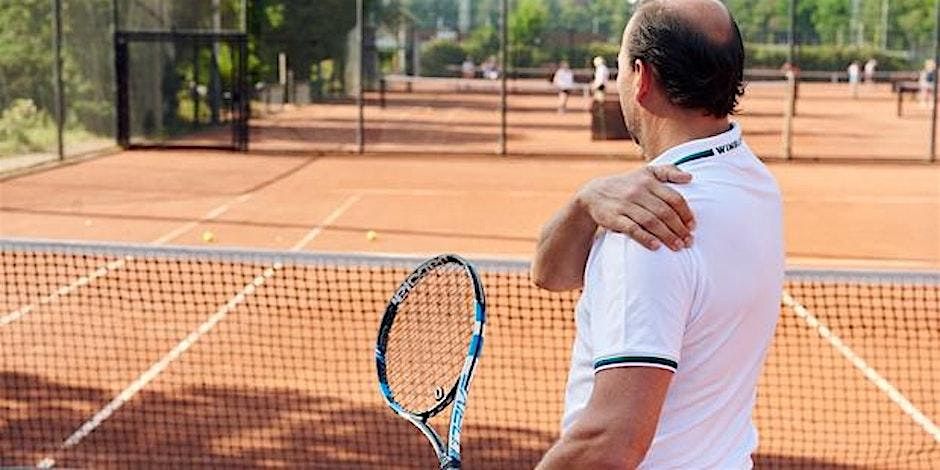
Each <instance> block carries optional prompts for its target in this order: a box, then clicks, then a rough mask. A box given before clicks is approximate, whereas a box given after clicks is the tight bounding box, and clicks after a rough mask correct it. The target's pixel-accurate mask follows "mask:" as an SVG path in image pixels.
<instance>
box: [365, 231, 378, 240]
mask: <svg viewBox="0 0 940 470" xmlns="http://www.w3.org/2000/svg"><path fill="white" fill-rule="evenodd" d="M378 237H379V234H377V233H375V230H369V231H368V232H366V240H369V241H370V242H374V241H375V239H376V238H378Z"/></svg>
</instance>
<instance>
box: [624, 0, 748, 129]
mask: <svg viewBox="0 0 940 470" xmlns="http://www.w3.org/2000/svg"><path fill="white" fill-rule="evenodd" d="M618 66H619V72H618V78H617V81H618V84H619V86H620V103H621V107H622V108H623V112H624V117H625V118H626V120H627V126H628V127H629V128H630V130H631V132H632V133H633V134H634V136H635V139H636V140H637V143H639V144H641V145H642V143H643V140H644V135H643V134H644V131H646V129H648V128H649V127H650V124H651V120H654V119H659V120H668V119H672V120H676V119H679V120H684V121H687V120H688V119H695V118H704V119H720V120H727V117H728V115H730V114H733V113H734V111H735V108H736V106H737V104H738V99H739V98H740V97H741V96H742V95H743V94H744V85H743V79H744V44H743V42H742V39H741V33H740V31H739V30H738V26H737V24H735V22H734V18H733V17H732V16H731V14H730V12H728V10H727V8H725V6H724V5H723V4H722V3H721V2H719V1H718V0H669V1H666V0H651V1H647V2H644V3H643V4H642V5H641V6H640V7H639V8H638V9H637V10H636V12H635V14H634V15H633V18H631V19H630V22H629V23H628V24H627V27H626V30H625V31H624V35H623V44H622V46H621V50H620V56H619V58H618Z"/></svg>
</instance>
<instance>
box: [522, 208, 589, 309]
mask: <svg viewBox="0 0 940 470" xmlns="http://www.w3.org/2000/svg"><path fill="white" fill-rule="evenodd" d="M595 232H597V224H595V223H594V220H592V219H591V216H590V215H589V214H588V212H587V211H586V210H584V208H583V207H582V206H581V204H580V202H579V199H578V196H575V197H574V198H573V199H572V200H571V201H569V202H568V203H567V204H565V206H564V207H562V208H561V209H560V210H559V211H558V212H557V213H556V214H555V215H554V216H553V217H552V219H551V220H549V221H548V223H547V224H545V226H544V227H543V228H542V233H541V235H540V236H539V242H538V246H537V247H536V250H535V259H534V261H533V263H532V280H533V281H534V282H535V284H536V285H537V286H539V287H541V288H543V289H548V290H552V291H561V290H570V289H577V288H579V287H581V285H582V284H583V282H584V266H585V264H586V263H587V258H588V254H589V253H590V251H591V243H592V242H593V241H594V234H595Z"/></svg>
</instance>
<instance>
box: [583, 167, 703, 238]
mask: <svg viewBox="0 0 940 470" xmlns="http://www.w3.org/2000/svg"><path fill="white" fill-rule="evenodd" d="M690 181H692V175H690V174H688V173H685V172H683V171H682V170H679V169H678V168H676V167H675V166H673V165H668V166H647V167H644V168H642V169H640V170H636V171H632V172H630V173H625V174H620V175H614V176H607V177H601V178H597V179H594V180H592V181H591V182H589V183H588V184H586V185H585V186H584V187H583V188H582V189H581V190H580V191H579V192H578V194H577V195H576V201H577V203H578V204H579V205H580V206H581V208H582V210H584V211H586V212H587V213H588V214H590V216H591V219H593V220H594V222H595V223H596V224H597V225H598V226H600V227H602V228H605V229H607V230H611V231H614V232H620V233H623V234H625V235H627V236H629V237H630V238H632V239H634V240H636V241H637V242H639V243H640V244H642V245H643V246H645V247H647V248H649V249H651V250H656V249H658V248H659V247H660V246H661V245H662V244H665V245H666V246H668V247H670V248H672V249H673V250H681V249H682V248H686V247H688V246H690V245H691V243H692V230H693V229H694V228H695V218H694V216H693V215H692V211H691V210H690V209H689V206H688V204H687V203H686V201H685V199H683V198H682V196H681V195H680V194H679V193H678V192H676V191H675V190H674V189H672V188H670V187H669V186H666V185H665V183H679V184H685V183H689V182H690Z"/></svg>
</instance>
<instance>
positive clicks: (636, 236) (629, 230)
mask: <svg viewBox="0 0 940 470" xmlns="http://www.w3.org/2000/svg"><path fill="white" fill-rule="evenodd" d="M610 225H611V227H609V228H610V229H611V230H613V231H615V232H620V233H622V234H624V235H626V236H628V237H630V238H631V239H633V240H634V241H636V242H637V243H639V244H641V245H643V246H645V247H646V248H647V249H649V250H653V251H656V250H658V249H659V247H660V246H662V243H660V241H659V240H657V239H656V237H654V236H653V234H651V233H649V232H647V231H646V230H644V229H643V227H640V225H639V224H637V223H635V222H634V221H632V220H630V218H628V217H618V218H617V219H616V220H613V221H611V224H610Z"/></svg>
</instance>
